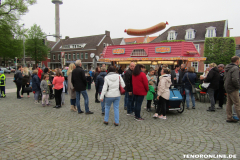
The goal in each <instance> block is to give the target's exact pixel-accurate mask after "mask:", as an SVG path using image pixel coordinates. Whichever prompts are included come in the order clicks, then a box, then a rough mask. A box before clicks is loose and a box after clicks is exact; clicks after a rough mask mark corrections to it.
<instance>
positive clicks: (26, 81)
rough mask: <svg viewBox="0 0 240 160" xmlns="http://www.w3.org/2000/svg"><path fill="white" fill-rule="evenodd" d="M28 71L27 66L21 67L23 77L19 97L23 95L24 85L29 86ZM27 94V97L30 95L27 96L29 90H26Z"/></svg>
mask: <svg viewBox="0 0 240 160" xmlns="http://www.w3.org/2000/svg"><path fill="white" fill-rule="evenodd" d="M30 78H31V76H30V72H29V70H28V68H27V67H24V69H23V79H22V92H21V97H23V93H24V89H25V87H29V84H30ZM27 95H28V98H29V97H30V96H29V92H27Z"/></svg>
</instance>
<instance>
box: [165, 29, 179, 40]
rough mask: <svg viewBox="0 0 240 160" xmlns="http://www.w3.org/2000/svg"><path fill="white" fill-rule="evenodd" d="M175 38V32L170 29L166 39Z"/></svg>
mask: <svg viewBox="0 0 240 160" xmlns="http://www.w3.org/2000/svg"><path fill="white" fill-rule="evenodd" d="M176 38H177V32H176V31H174V30H171V31H169V32H168V37H167V40H175V39H176Z"/></svg>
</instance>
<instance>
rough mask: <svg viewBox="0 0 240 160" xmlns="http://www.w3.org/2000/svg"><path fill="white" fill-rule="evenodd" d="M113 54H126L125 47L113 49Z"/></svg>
mask: <svg viewBox="0 0 240 160" xmlns="http://www.w3.org/2000/svg"><path fill="white" fill-rule="evenodd" d="M112 53H113V54H125V48H116V49H113V50H112Z"/></svg>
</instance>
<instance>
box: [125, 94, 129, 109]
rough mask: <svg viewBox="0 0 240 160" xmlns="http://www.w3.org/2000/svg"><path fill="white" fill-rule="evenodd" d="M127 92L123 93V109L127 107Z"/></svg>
mask: <svg viewBox="0 0 240 160" xmlns="http://www.w3.org/2000/svg"><path fill="white" fill-rule="evenodd" d="M128 95H129V94H128V92H125V97H124V107H127V103H128Z"/></svg>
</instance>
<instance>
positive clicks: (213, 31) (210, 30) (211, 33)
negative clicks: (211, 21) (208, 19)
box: [205, 26, 216, 38]
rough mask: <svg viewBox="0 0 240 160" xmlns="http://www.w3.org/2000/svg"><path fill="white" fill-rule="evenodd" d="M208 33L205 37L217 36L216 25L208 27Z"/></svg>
mask: <svg viewBox="0 0 240 160" xmlns="http://www.w3.org/2000/svg"><path fill="white" fill-rule="evenodd" d="M206 29H207V31H206V34H205V37H208V38H211V37H216V27H212V26H211V27H208V28H206Z"/></svg>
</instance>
